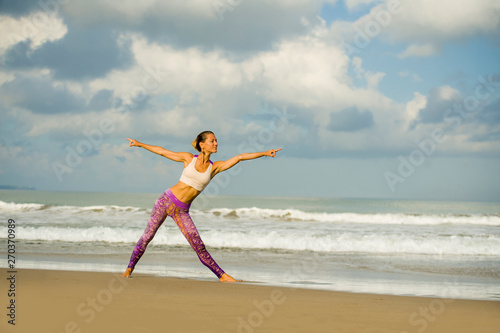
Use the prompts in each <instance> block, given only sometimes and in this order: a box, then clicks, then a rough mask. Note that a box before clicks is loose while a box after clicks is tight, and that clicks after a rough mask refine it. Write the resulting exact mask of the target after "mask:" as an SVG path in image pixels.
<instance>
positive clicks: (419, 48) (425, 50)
mask: <svg viewBox="0 0 500 333" xmlns="http://www.w3.org/2000/svg"><path fill="white" fill-rule="evenodd" d="M437 52H439V48H438V47H437V46H436V45H434V44H423V45H419V44H412V45H410V46H408V48H407V49H406V50H404V51H403V52H401V53H400V54H398V58H400V59H404V58H408V57H429V56H431V55H434V54H436V53H437Z"/></svg>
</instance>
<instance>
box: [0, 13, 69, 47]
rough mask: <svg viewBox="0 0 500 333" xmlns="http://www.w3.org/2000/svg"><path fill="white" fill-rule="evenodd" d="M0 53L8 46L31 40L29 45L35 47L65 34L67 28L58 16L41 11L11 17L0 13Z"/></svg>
mask: <svg viewBox="0 0 500 333" xmlns="http://www.w3.org/2000/svg"><path fill="white" fill-rule="evenodd" d="M0 31H2V34H0V53H1V52H4V51H5V50H6V49H8V48H9V47H11V46H13V45H15V44H17V43H19V42H22V41H27V40H30V41H31V47H32V48H33V49H34V48H37V47H40V46H41V45H43V44H44V43H46V42H47V41H55V40H58V39H61V38H63V37H64V35H66V33H67V31H68V29H67V27H66V25H65V24H64V22H63V20H62V18H61V17H59V16H55V15H48V14H47V13H45V12H43V11H39V12H35V13H32V14H30V15H29V16H24V17H20V18H13V17H10V16H5V15H0Z"/></svg>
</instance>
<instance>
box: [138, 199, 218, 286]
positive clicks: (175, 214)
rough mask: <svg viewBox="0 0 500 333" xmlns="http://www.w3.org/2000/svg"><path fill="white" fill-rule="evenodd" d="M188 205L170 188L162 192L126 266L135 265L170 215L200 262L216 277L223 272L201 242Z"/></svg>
mask: <svg viewBox="0 0 500 333" xmlns="http://www.w3.org/2000/svg"><path fill="white" fill-rule="evenodd" d="M189 206H190V205H188V204H185V203H183V202H181V201H179V199H177V198H176V197H175V195H173V193H172V192H171V191H170V189H168V190H166V191H165V193H163V194H162V195H161V196H160V197H159V198H158V200H156V202H155V206H154V208H153V211H152V212H151V217H150V219H149V223H148V225H147V226H146V229H145V230H144V233H143V234H142V236H141V238H140V239H139V241H138V242H137V244H136V245H135V248H134V251H133V252H132V256H131V257H130V263H129V265H128V268H131V269H132V270H133V269H134V267H135V265H136V264H137V262H138V261H139V259H140V258H141V257H142V255H143V254H144V252H145V251H146V247H147V246H148V244H149V242H150V241H151V240H152V239H153V237H154V235H155V234H156V231H157V230H158V228H160V226H161V225H162V223H163V221H165V218H166V217H167V216H171V217H172V219H173V220H174V221H175V223H177V226H178V227H179V229H180V230H181V232H182V234H183V235H184V237H186V239H187V241H188V242H189V245H191V247H192V248H193V250H195V252H196V254H197V255H198V258H200V261H201V263H202V264H203V265H205V266H207V267H208V268H209V269H210V270H211V271H212V272H213V273H214V274H215V275H216V276H217V277H218V278H220V277H221V276H222V275H223V274H224V271H223V270H222V269H221V268H220V267H219V265H217V263H216V262H215V260H214V259H213V258H212V256H211V255H210V253H208V251H207V249H206V248H205V244H203V241H202V240H201V237H200V234H199V233H198V230H197V229H196V226H195V225H194V223H193V220H192V219H191V216H189Z"/></svg>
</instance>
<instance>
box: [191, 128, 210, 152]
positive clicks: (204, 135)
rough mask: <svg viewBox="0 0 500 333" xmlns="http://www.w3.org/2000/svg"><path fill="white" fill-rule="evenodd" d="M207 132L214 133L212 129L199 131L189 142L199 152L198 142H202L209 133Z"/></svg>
mask: <svg viewBox="0 0 500 333" xmlns="http://www.w3.org/2000/svg"><path fill="white" fill-rule="evenodd" d="M209 134H214V133H213V132H212V131H204V132H201V133H200V134H198V136H197V137H196V139H194V140H193V142H191V145H192V146H193V148H194V149H195V150H197V151H199V152H201V147H200V142H204V141H205V140H206V138H207V135H209Z"/></svg>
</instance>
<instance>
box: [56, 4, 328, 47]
mask: <svg viewBox="0 0 500 333" xmlns="http://www.w3.org/2000/svg"><path fill="white" fill-rule="evenodd" d="M335 1H336V0H332V1H330V2H335ZM221 2H223V3H225V4H227V8H230V10H228V11H226V12H224V13H223V14H222V17H220V16H221V15H220V12H218V10H217V6H215V4H217V3H218V2H217V1H203V0H198V1H188V2H187V1H182V0H170V1H159V0H156V1H155V0H150V1H141V3H137V2H136V1H130V0H127V1H122V2H120V4H119V5H117V4H116V3H115V2H102V1H99V0H88V1H73V2H70V3H69V4H68V5H66V6H64V11H65V13H66V14H67V16H68V18H70V19H71V21H73V22H75V24H78V25H81V26H95V25H101V24H103V22H106V24H108V25H112V26H114V27H116V28H117V29H119V30H122V31H128V32H130V33H137V34H141V35H142V36H144V37H145V38H147V39H148V40H149V41H151V42H155V43H159V44H168V45H171V46H172V47H174V48H181V49H185V48H189V47H193V46H196V47H199V48H201V49H203V50H213V49H214V48H217V49H223V50H228V51H231V52H236V53H240V54H241V55H243V56H245V55H246V54H247V53H249V52H251V53H252V52H257V51H263V50H269V49H271V48H272V47H273V45H274V44H275V43H279V42H280V41H281V40H283V39H288V38H293V37H295V36H301V35H306V34H307V33H308V31H309V27H308V26H307V24H308V22H309V23H311V22H313V23H314V24H315V23H316V22H319V20H318V18H317V13H318V12H319V10H320V8H321V6H322V3H323V2H324V1H320V0H314V1H305V0H296V1H271V2H267V1H266V2H264V1H221ZM95 8H99V10H98V11H96V10H95ZM257 22H258V24H256V23H257ZM243 36H244V37H243Z"/></svg>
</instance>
